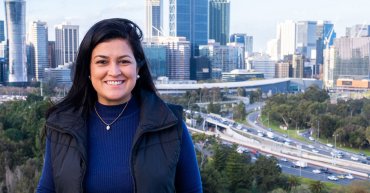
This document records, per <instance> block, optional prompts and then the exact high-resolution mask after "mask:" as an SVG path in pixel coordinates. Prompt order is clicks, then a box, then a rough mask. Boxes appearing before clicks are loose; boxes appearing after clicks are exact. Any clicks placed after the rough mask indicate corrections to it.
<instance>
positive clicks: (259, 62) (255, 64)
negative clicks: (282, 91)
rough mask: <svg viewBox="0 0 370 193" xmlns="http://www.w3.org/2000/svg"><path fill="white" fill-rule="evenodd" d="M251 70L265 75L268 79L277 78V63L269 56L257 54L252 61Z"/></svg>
mask: <svg viewBox="0 0 370 193" xmlns="http://www.w3.org/2000/svg"><path fill="white" fill-rule="evenodd" d="M251 69H252V70H254V71H255V72H261V73H263V75H264V77H265V78H266V79H270V78H275V61H273V60H271V59H270V57H269V56H268V55H265V54H256V55H254V56H253V59H252V60H251Z"/></svg>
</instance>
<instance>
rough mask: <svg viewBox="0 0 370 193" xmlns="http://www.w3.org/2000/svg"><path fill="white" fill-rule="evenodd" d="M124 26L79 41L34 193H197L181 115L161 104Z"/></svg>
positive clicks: (109, 25) (136, 39)
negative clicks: (70, 76) (73, 65)
mask: <svg viewBox="0 0 370 193" xmlns="http://www.w3.org/2000/svg"><path fill="white" fill-rule="evenodd" d="M141 39H142V32H141V30H140V29H139V27H138V26H137V25H136V24H135V23H133V22H132V21H130V20H127V19H117V18H116V19H106V20H102V21H100V22H98V23H96V24H95V25H94V26H93V27H91V28H90V30H89V31H88V32H87V34H86V35H85V37H84V39H83V40H82V42H81V46H80V48H79V52H78V55H77V60H76V67H75V68H76V69H75V76H74V79H73V85H72V88H71V89H70V91H69V93H68V95H67V96H66V98H65V99H64V100H63V101H61V102H60V103H58V104H56V105H55V106H53V107H52V108H51V109H49V111H48V114H47V121H46V126H45V132H46V149H45V162H44V167H43V172H42V175H41V178H40V181H39V185H38V189H37V192H38V193H42V192H58V193H59V192H81V193H82V192H89V193H90V192H91V193H92V192H99V193H101V192H133V193H158V192H161V193H162V192H163V193H167V192H168V193H174V192H176V193H200V192H202V184H201V180H200V174H199V169H198V165H197V160H196V157H195V152H194V146H193V144H192V141H191V138H190V136H189V133H188V130H187V128H186V126H185V124H184V123H183V121H182V108H181V107H180V106H176V105H170V104H166V103H165V102H164V101H162V99H160V98H159V96H158V95H157V92H156V88H155V86H154V83H153V81H152V78H151V75H150V72H149V69H148V63H147V61H146V58H145V55H144V51H143V48H142V47H141Z"/></svg>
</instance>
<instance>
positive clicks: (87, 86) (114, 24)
mask: <svg viewBox="0 0 370 193" xmlns="http://www.w3.org/2000/svg"><path fill="white" fill-rule="evenodd" d="M116 38H122V39H125V40H127V41H128V42H129V44H130V46H131V49H132V51H133V54H134V57H135V59H136V63H137V68H138V69H139V75H140V78H139V79H138V80H137V81H136V85H135V87H134V89H133V90H132V94H133V95H134V96H135V95H136V96H139V92H140V90H141V89H145V90H148V91H153V92H155V93H156V88H155V86H154V83H153V80H152V76H151V75H150V71H149V68H148V62H147V59H146V57H145V54H144V50H143V48H142V45H141V41H142V39H143V33H142V31H141V29H140V28H139V26H138V25H136V24H135V23H134V22H132V21H130V20H128V19H121V18H112V19H105V20H102V21H99V22H98V23H96V24H95V25H93V26H92V27H91V28H90V29H89V31H88V32H87V33H86V35H85V37H84V38H83V40H82V42H81V45H80V48H79V50H78V54H77V59H76V63H75V73H74V78H73V84H72V87H71V89H70V90H69V92H68V94H67V96H66V97H65V98H64V99H63V100H62V101H61V102H60V103H58V104H56V105H54V106H53V107H51V108H50V109H49V110H48V112H47V115H46V116H47V117H48V116H49V115H50V114H51V113H52V112H53V111H55V110H58V111H59V110H65V109H70V108H73V109H74V110H82V111H83V112H82V113H83V115H84V116H86V115H87V112H88V111H89V110H90V108H92V107H93V105H94V103H95V102H96V100H97V93H96V91H95V89H94V88H93V86H92V84H91V81H90V79H89V75H90V62H91V61H90V60H91V55H92V51H93V49H94V48H95V47H96V46H97V45H98V44H99V43H102V42H106V41H108V40H111V39H116Z"/></svg>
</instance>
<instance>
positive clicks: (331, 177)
mask: <svg viewBox="0 0 370 193" xmlns="http://www.w3.org/2000/svg"><path fill="white" fill-rule="evenodd" d="M328 180H332V181H337V180H338V178H337V177H335V176H328Z"/></svg>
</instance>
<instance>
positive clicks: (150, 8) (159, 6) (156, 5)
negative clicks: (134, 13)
mask: <svg viewBox="0 0 370 193" xmlns="http://www.w3.org/2000/svg"><path fill="white" fill-rule="evenodd" d="M145 9H146V10H145V11H146V20H145V21H146V25H145V28H146V38H149V39H150V38H151V37H152V36H161V35H163V11H162V10H163V0H145Z"/></svg>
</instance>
